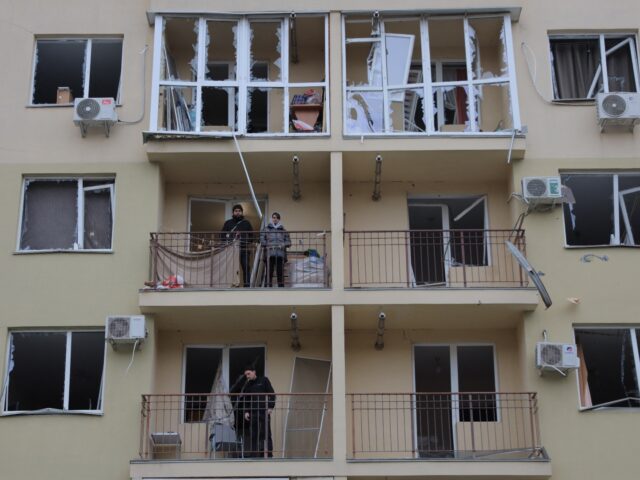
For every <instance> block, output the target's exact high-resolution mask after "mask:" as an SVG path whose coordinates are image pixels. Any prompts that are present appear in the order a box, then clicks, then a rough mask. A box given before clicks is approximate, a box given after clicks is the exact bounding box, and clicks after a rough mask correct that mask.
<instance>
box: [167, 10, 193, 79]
mask: <svg viewBox="0 0 640 480" xmlns="http://www.w3.org/2000/svg"><path fill="white" fill-rule="evenodd" d="M164 22H165V23H164V36H163V43H162V57H161V65H160V79H161V80H184V81H192V80H195V79H196V73H197V68H196V67H197V62H196V55H197V51H198V20H197V19H194V18H171V17H169V18H165V20H164Z"/></svg>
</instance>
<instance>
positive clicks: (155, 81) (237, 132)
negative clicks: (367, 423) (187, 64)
mask: <svg viewBox="0 0 640 480" xmlns="http://www.w3.org/2000/svg"><path fill="white" fill-rule="evenodd" d="M166 17H167V18H180V17H181V18H188V19H193V21H194V22H195V23H196V24H197V25H198V36H197V42H198V43H197V53H196V57H195V58H196V64H197V74H196V78H195V80H193V81H184V80H175V81H170V80H161V79H160V67H161V56H162V54H161V52H162V49H163V32H164V24H165V16H163V15H156V17H155V32H154V52H156V53H155V55H154V58H153V67H152V88H151V112H150V120H149V131H150V132H152V133H157V134H161V135H162V134H166V135H190V136H208V137H233V136H247V137H318V136H329V135H330V134H331V125H330V118H331V112H330V110H329V105H330V98H329V17H328V15H327V14H308V15H307V14H305V15H304V16H302V15H301V17H304V18H306V17H320V18H323V19H324V81H320V82H300V83H292V82H289V32H290V29H289V18H290V17H289V15H288V14H286V15H285V14H278V15H259V16H258V15H246V16H237V15H236V16H234V15H227V16H224V15H215V16H193V15H166ZM208 21H216V22H219V21H229V22H234V23H235V24H236V27H237V36H236V40H237V42H236V78H235V79H234V80H225V81H213V80H206V79H205V67H206V62H205V58H206V53H207V52H206V48H205V47H206V34H207V22H208ZM274 21H275V22H277V21H279V22H280V26H281V32H282V36H281V40H280V46H281V52H280V73H281V78H280V80H277V81H268V80H267V81H252V80H251V65H250V59H251V28H250V23H251V22H274ZM162 87H177V88H195V89H196V98H195V100H196V115H195V125H194V130H192V131H181V130H160V129H159V127H158V109H159V93H160V88H162ZM203 87H217V88H227V89H228V88H237V89H238V124H237V126H236V127H237V128H236V129H233V130H232V131H229V132H227V131H201V129H200V123H201V116H202V94H201V93H202V88H203ZM250 88H282V89H283V128H284V131H283V132H272V133H270V132H260V133H247V117H248V113H249V112H248V111H247V101H248V92H249V89H250ZM291 88H319V89H322V91H323V93H324V99H323V116H324V118H325V124H326V131H325V132H290V131H289V117H290V108H289V89H291Z"/></svg>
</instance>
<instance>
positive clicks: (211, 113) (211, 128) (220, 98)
mask: <svg viewBox="0 0 640 480" xmlns="http://www.w3.org/2000/svg"><path fill="white" fill-rule="evenodd" d="M237 125H238V89H237V88H234V87H228V88H218V87H202V117H201V123H200V131H202V132H231V131H234V130H236V129H237Z"/></svg>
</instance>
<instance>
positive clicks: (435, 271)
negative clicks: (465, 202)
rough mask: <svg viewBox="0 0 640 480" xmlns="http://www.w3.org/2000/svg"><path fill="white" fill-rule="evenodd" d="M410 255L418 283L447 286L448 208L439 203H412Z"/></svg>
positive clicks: (414, 276) (417, 284)
mask: <svg viewBox="0 0 640 480" xmlns="http://www.w3.org/2000/svg"><path fill="white" fill-rule="evenodd" d="M409 229H410V230H411V233H410V236H409V241H410V247H409V248H410V252H409V254H410V258H411V269H412V272H413V281H414V284H415V285H416V286H421V285H424V286H427V285H446V282H447V268H446V265H448V264H449V262H448V261H447V260H448V258H449V256H450V251H449V249H448V248H447V245H448V232H446V231H447V230H449V207H448V206H447V205H444V204H436V203H431V204H427V203H412V204H410V205H409Z"/></svg>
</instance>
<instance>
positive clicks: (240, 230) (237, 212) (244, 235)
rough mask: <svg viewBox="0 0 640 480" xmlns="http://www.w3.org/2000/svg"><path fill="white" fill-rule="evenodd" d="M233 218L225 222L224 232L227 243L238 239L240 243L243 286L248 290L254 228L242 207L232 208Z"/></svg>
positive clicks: (237, 205)
mask: <svg viewBox="0 0 640 480" xmlns="http://www.w3.org/2000/svg"><path fill="white" fill-rule="evenodd" d="M232 212H233V213H232V217H231V218H230V219H229V220H227V221H226V222H224V225H223V226H222V231H223V232H226V238H225V239H226V241H229V242H231V241H233V240H235V239H238V241H239V242H240V268H241V269H242V282H243V283H242V285H243V286H244V287H245V288H247V287H248V286H249V281H250V280H251V244H252V243H253V235H252V233H251V232H253V226H252V225H251V222H250V221H249V220H247V219H246V218H244V209H243V208H242V205H240V204H236V205H234V206H233V208H232Z"/></svg>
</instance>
